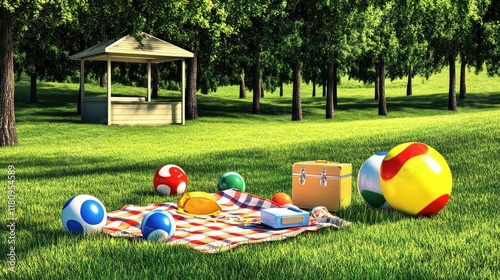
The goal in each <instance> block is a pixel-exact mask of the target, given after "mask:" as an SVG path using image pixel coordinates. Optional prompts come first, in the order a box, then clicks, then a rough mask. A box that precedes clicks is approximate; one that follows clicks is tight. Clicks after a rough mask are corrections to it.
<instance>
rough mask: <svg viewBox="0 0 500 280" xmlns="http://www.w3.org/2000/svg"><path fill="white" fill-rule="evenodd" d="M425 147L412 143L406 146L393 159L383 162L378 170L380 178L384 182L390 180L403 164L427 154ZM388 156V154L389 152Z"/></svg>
mask: <svg viewBox="0 0 500 280" xmlns="http://www.w3.org/2000/svg"><path fill="white" fill-rule="evenodd" d="M427 150H428V148H427V145H425V144H422V143H412V144H410V145H408V147H406V148H405V149H404V150H403V151H402V152H401V153H399V154H398V155H396V156H395V157H393V158H391V159H388V160H384V161H383V163H382V165H381V168H380V176H381V177H382V179H384V180H390V179H392V178H393V177H394V176H396V174H398V172H399V170H400V169H401V168H402V167H403V165H405V163H406V162H407V161H408V160H410V159H411V158H413V157H416V156H419V155H423V154H425V153H427ZM389 154H390V152H389Z"/></svg>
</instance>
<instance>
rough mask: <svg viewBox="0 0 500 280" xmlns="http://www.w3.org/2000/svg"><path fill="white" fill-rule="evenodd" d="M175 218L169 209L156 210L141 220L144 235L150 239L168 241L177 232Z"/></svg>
mask: <svg viewBox="0 0 500 280" xmlns="http://www.w3.org/2000/svg"><path fill="white" fill-rule="evenodd" d="M175 229H176V225H175V220H174V218H173V217H172V215H170V213H168V212H167V211H163V210H154V211H151V212H149V213H148V214H146V215H145V216H144V218H143V219H142V222H141V232H142V237H144V239H146V240H148V241H158V242H163V241H168V240H170V239H171V238H172V236H174V234H175Z"/></svg>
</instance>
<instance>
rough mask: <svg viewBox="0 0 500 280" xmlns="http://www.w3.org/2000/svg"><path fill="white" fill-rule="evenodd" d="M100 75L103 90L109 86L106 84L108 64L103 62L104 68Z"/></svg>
mask: <svg viewBox="0 0 500 280" xmlns="http://www.w3.org/2000/svg"><path fill="white" fill-rule="evenodd" d="M99 72H100V73H99V74H100V75H99V76H100V78H99V85H100V86H101V87H102V88H105V87H106V86H107V83H106V73H107V72H108V66H107V64H106V62H103V63H102V67H101V70H100V71H99Z"/></svg>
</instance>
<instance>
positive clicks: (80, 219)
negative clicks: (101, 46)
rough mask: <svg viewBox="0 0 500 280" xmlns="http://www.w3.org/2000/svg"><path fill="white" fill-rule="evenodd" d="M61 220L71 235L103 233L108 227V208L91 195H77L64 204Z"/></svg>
mask: <svg viewBox="0 0 500 280" xmlns="http://www.w3.org/2000/svg"><path fill="white" fill-rule="evenodd" d="M61 220H62V224H63V227H64V229H65V230H66V232H68V233H70V234H93V233H96V232H99V231H102V229H103V228H104V226H105V225H106V221H107V213H106V208H105V207H104V205H103V204H102V202H101V201H99V199H97V198H95V197H93V196H91V195H87V194H80V195H76V196H74V197H72V198H70V199H69V200H68V201H66V203H65V204H64V206H63V209H62V213H61Z"/></svg>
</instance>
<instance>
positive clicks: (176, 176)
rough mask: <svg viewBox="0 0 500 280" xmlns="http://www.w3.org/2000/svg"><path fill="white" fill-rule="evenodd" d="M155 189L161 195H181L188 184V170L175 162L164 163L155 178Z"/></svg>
mask: <svg viewBox="0 0 500 280" xmlns="http://www.w3.org/2000/svg"><path fill="white" fill-rule="evenodd" d="M153 185H154V188H155V191H156V192H157V193H158V194H159V195H181V194H183V193H184V192H185V191H186V189H187V186H188V178H187V175H186V172H184V170H182V168H180V167H179V166H177V165H175V164H167V165H163V166H161V167H160V168H158V170H157V171H156V173H155V176H154V179H153Z"/></svg>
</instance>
